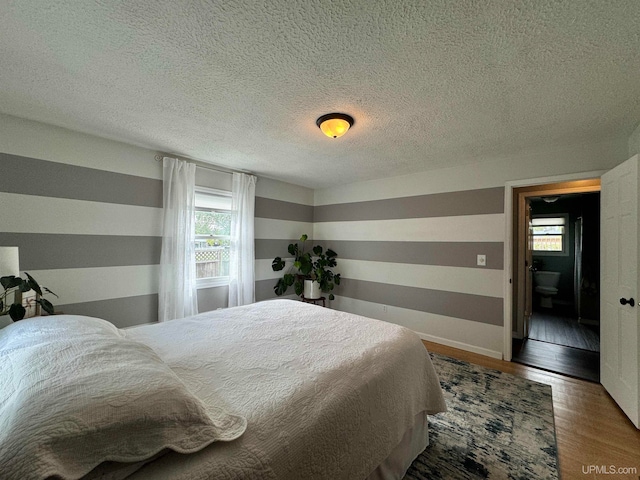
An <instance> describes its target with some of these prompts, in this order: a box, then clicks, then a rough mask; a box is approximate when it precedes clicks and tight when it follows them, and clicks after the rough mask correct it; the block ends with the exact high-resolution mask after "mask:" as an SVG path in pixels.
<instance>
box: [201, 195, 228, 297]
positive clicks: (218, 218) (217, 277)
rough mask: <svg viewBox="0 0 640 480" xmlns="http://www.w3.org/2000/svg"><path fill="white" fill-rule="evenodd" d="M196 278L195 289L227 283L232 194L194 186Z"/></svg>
mask: <svg viewBox="0 0 640 480" xmlns="http://www.w3.org/2000/svg"><path fill="white" fill-rule="evenodd" d="M195 207H196V208H195V210H196V212H195V229H196V231H195V242H196V279H197V282H198V288H206V287H215V286H219V285H227V284H228V283H229V247H230V245H231V193H230V192H224V191H220V190H212V189H205V188H202V187H196V199H195Z"/></svg>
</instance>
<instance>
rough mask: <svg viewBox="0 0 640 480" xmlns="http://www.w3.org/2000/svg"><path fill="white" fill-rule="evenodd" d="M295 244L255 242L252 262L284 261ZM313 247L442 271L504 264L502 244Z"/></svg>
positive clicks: (337, 244) (355, 257)
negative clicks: (480, 259)
mask: <svg viewBox="0 0 640 480" xmlns="http://www.w3.org/2000/svg"><path fill="white" fill-rule="evenodd" d="M295 241H296V240H272V239H258V240H256V242H255V251H256V259H267V258H268V259H273V258H275V257H288V256H289V254H288V253H287V247H288V245H289V244H290V243H292V242H295ZM311 244H313V245H322V247H323V248H325V249H326V248H327V247H329V248H331V249H332V250H334V251H335V252H336V253H337V254H338V265H340V259H341V258H346V259H350V260H367V261H372V262H390V263H410V264H417V265H441V266H445V267H466V268H482V269H490V270H502V269H503V264H504V261H503V260H504V258H503V254H504V253H503V247H504V244H503V243H502V242H375V241H351V240H332V241H313V242H309V248H311ZM477 255H486V256H487V266H486V267H478V265H477Z"/></svg>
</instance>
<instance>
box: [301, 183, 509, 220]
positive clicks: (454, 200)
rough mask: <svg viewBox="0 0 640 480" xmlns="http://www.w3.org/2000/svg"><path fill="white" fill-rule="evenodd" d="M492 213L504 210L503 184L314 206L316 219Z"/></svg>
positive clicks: (394, 217) (365, 218) (314, 217)
mask: <svg viewBox="0 0 640 480" xmlns="http://www.w3.org/2000/svg"><path fill="white" fill-rule="evenodd" d="M490 213H504V188H503V187H495V188H483V189H478V190H463V191H459V192H446V193H435V194H431V195H417V196H413V197H401V198H388V199H383V200H371V201H366V202H353V203H339V204H333V205H319V206H316V207H315V208H314V213H313V221H314V222H345V221H358V220H360V221H361V220H389V219H399V218H426V217H450V216H459V215H481V214H490Z"/></svg>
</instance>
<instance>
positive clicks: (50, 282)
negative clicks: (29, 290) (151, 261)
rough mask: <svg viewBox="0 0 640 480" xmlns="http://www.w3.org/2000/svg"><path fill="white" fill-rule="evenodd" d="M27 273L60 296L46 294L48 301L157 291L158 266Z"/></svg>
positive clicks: (64, 301) (79, 299) (78, 301)
mask: <svg viewBox="0 0 640 480" xmlns="http://www.w3.org/2000/svg"><path fill="white" fill-rule="evenodd" d="M29 274H30V275H31V276H33V277H34V278H35V279H36V280H37V282H38V283H39V284H40V285H43V286H45V287H47V288H49V289H51V290H52V291H54V292H55V293H56V294H58V295H59V297H60V298H56V297H53V296H47V297H46V298H47V299H48V300H49V301H51V302H52V303H53V304H54V305H64V304H67V303H84V302H93V301H96V300H108V299H111V298H121V297H135V296H139V295H148V294H152V293H158V278H159V276H160V266H159V265H135V266H129V267H98V268H64V269H58V270H29Z"/></svg>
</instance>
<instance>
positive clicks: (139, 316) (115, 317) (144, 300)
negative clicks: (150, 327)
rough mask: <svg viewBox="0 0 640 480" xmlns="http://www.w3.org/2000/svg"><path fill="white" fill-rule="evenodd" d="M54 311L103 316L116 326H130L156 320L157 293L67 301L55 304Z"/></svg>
mask: <svg viewBox="0 0 640 480" xmlns="http://www.w3.org/2000/svg"><path fill="white" fill-rule="evenodd" d="M54 300H55V299H54ZM54 304H55V302H54ZM55 311H56V312H60V313H66V314H67V315H86V316H88V317H98V318H104V319H105V320H108V321H110V322H111V323H113V324H114V325H115V326H116V327H118V328H123V327H131V326H133V325H141V324H144V323H154V322H157V321H158V294H157V293H152V294H149V295H139V296H137V297H123V298H110V299H108V300H96V301H94V302H83V303H67V304H66V305H55Z"/></svg>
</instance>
